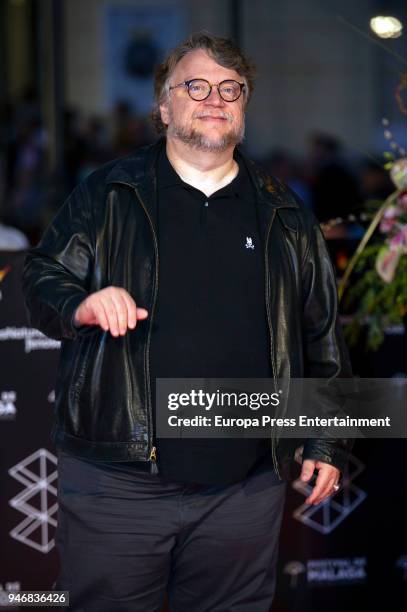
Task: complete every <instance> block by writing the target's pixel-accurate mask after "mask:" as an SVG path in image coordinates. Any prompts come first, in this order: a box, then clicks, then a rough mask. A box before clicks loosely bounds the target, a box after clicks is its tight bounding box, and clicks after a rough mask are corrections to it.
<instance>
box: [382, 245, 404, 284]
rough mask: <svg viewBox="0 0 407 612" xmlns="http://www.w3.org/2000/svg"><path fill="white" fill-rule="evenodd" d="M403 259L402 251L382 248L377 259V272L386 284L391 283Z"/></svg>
mask: <svg viewBox="0 0 407 612" xmlns="http://www.w3.org/2000/svg"><path fill="white" fill-rule="evenodd" d="M400 257H401V250H400V249H394V250H391V249H390V248H388V247H382V248H381V249H380V251H379V253H378V255H377V259H376V272H377V273H378V275H379V276H380V278H381V279H382V280H383V281H384V282H385V283H391V281H392V280H393V278H394V274H395V272H396V268H397V264H398V263H399V259H400Z"/></svg>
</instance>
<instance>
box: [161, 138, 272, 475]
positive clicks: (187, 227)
mask: <svg viewBox="0 0 407 612" xmlns="http://www.w3.org/2000/svg"><path fill="white" fill-rule="evenodd" d="M157 185H158V251H159V282H158V295H157V302H156V310H155V315H154V323H153V328H152V336H151V346H150V371H151V387H152V397H153V410H155V381H156V378H222V377H223V378H269V377H272V370H271V365H270V346H269V332H268V327H267V319H266V309H265V293H264V292H265V281H264V261H263V258H264V255H263V253H264V250H263V247H262V245H261V243H260V235H259V229H258V221H257V215H256V207H255V202H254V191H253V187H252V184H251V180H250V177H249V176H248V174H247V170H246V169H245V167H244V165H243V164H241V165H240V167H239V172H238V174H237V176H236V177H235V179H234V180H232V181H231V182H230V183H229V184H228V185H226V186H225V187H223V188H222V189H219V190H218V191H216V192H215V193H213V194H212V195H211V196H210V197H207V196H206V195H205V194H204V193H203V192H202V191H200V190H199V189H196V188H195V187H192V186H191V185H189V184H187V183H185V182H184V181H183V180H182V179H181V178H180V176H179V175H178V174H177V173H176V172H175V170H174V169H173V167H172V166H171V164H170V162H169V160H168V158H167V154H166V151H165V148H163V149H162V151H161V153H160V155H159V158H158V161H157ZM156 446H157V461H158V467H159V471H160V473H161V475H162V477H163V478H166V479H168V480H176V481H181V482H196V483H202V484H214V485H217V484H219V485H226V484H231V483H233V482H238V481H239V480H241V479H243V478H244V477H245V476H246V475H247V473H248V472H249V471H250V470H251V469H253V467H256V466H258V465H259V463H263V462H264V461H263V460H264V458H266V460H265V464H267V465H268V463H269V462H270V459H271V451H270V440H269V439H260V440H256V439H233V438H228V439H222V440H220V439H202V438H200V439H196V438H189V439H187V438H183V439H169V438H159V439H156Z"/></svg>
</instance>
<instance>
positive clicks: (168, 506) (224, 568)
mask: <svg viewBox="0 0 407 612" xmlns="http://www.w3.org/2000/svg"><path fill="white" fill-rule="evenodd" d="M285 490H286V484H285V483H283V482H281V481H279V480H278V479H277V477H276V476H275V474H274V472H272V471H270V468H268V469H267V470H264V471H259V470H257V471H255V472H253V473H252V474H251V475H250V476H247V477H246V478H245V479H244V480H243V481H241V482H239V483H237V484H233V485H229V486H225V487H214V486H204V485H186V484H180V483H176V482H165V481H163V480H162V479H161V477H160V476H159V475H156V474H149V473H148V472H143V471H141V470H138V469H135V468H134V466H132V467H130V466H129V465H128V464H126V466H124V465H121V464H120V463H117V464H114V463H109V464H108V465H106V464H103V463H96V462H91V461H87V460H83V459H79V458H77V457H73V456H70V455H66V454H65V453H60V454H59V461H58V503H59V508H58V527H57V531H56V543H57V549H58V553H59V558H60V573H59V576H58V579H57V581H56V584H55V587H54V588H55V589H56V590H67V591H69V593H70V607H69V609H70V610H74V611H75V612H155V611H160V610H161V609H162V606H163V602H164V597H165V592H166V591H167V593H168V601H169V604H170V608H171V611H172V612H269V610H270V606H271V603H272V600H273V596H274V590H275V581H276V560H277V551H278V538H279V532H280V525H281V519H282V513H283V506H284V499H285Z"/></svg>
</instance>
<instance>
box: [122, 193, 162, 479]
mask: <svg viewBox="0 0 407 612" xmlns="http://www.w3.org/2000/svg"><path fill="white" fill-rule="evenodd" d="M113 182H114V183H115V184H116V185H117V184H119V185H126V187H130V189H132V190H133V191H134V193H135V194H136V196H137V199H138V200H139V202H140V204H141V206H142V207H143V210H144V212H145V213H146V216H147V219H148V220H149V223H150V226H151V231H152V234H153V240H154V249H155V255H156V262H157V264H156V266H155V279H154V293H153V303H152V307H151V316H150V325H149V328H148V336H147V343H146V348H145V352H144V363H145V372H146V391H147V396H148V405H149V407H150V410H147V414H148V444H149V448H150V452H149V455H148V460H149V461H151V469H150V473H151V474H157V473H158V467H157V447H156V446H154V445H153V406H152V401H151V384H150V359H149V355H150V341H151V330H152V327H153V317H154V310H155V304H156V301H157V293H158V266H159V261H158V241H157V236H156V233H155V230H154V225H153V221H152V219H151V216H150V214H149V212H148V210H147V208H146V207H145V205H144V202H143V200H142V199H141V197H140V194H139V192H138V191H137V188H136V187H135V186H134V185H132V184H131V183H126V182H125V181H113Z"/></svg>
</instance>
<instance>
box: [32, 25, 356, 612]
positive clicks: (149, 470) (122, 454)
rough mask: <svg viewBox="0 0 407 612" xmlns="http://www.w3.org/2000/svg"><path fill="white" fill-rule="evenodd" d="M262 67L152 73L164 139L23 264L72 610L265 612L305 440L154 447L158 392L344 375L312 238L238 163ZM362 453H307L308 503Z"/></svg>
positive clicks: (321, 447)
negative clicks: (211, 381) (163, 384)
mask: <svg viewBox="0 0 407 612" xmlns="http://www.w3.org/2000/svg"><path fill="white" fill-rule="evenodd" d="M253 75H254V72H253V66H252V64H251V63H250V61H248V60H247V58H245V57H244V55H243V54H242V53H241V52H240V50H239V49H238V48H237V47H236V46H235V45H234V44H233V43H232V42H231V41H230V40H227V39H223V38H218V37H212V36H210V35H208V34H205V33H198V34H195V35H192V36H191V37H190V38H189V39H188V40H187V41H186V42H184V43H182V44H181V45H179V46H178V47H177V48H176V49H174V50H173V51H172V52H171V54H170V55H169V56H168V58H167V59H166V60H165V62H164V63H163V64H162V65H161V66H160V67H159V68H158V70H157V73H156V80H155V98H156V105H155V111H154V117H155V120H156V124H157V126H158V128H159V130H160V131H161V132H162V133H163V136H162V137H161V138H160V139H159V140H158V141H157V142H156V143H155V144H153V145H151V146H147V147H144V148H142V149H139V150H136V151H135V152H134V154H132V155H130V156H128V157H125V158H122V159H119V160H116V161H114V162H111V163H109V164H107V165H105V166H103V167H102V168H100V169H99V170H96V171H95V172H94V173H93V174H91V175H90V176H89V177H88V178H87V179H86V180H85V181H83V182H82V183H81V184H80V185H79V186H78V187H77V188H76V189H75V190H74V192H73V193H72V194H71V195H70V197H69V198H68V200H67V201H66V202H65V204H64V205H63V206H62V208H61V210H60V211H59V213H58V214H57V216H56V217H55V219H54V220H53V221H52V222H51V224H50V226H49V228H48V229H47V230H46V232H45V233H44V235H43V237H42V239H41V241H40V243H39V245H38V246H37V247H35V248H33V249H32V250H31V251H30V252H29V254H28V256H27V260H26V263H25V268H24V275H23V284H24V291H25V296H26V303H27V307H28V309H29V312H30V315H31V320H32V324H33V325H34V326H36V327H38V328H39V329H40V330H42V331H43V332H44V333H45V334H46V335H48V336H50V337H52V338H56V339H60V340H61V341H62V345H61V356H60V363H59V369H58V380H57V385H56V420H55V425H54V428H53V431H52V439H53V441H54V443H55V445H56V447H57V449H58V472H59V482H58V502H59V514H58V528H57V545H58V551H59V557H60V572H59V576H58V580H57V582H56V588H57V589H58V590H68V591H69V592H70V600H71V608H70V609H72V610H75V611H76V612H79V611H86V612H104V611H106V612H112V611H114V612H120V611H123V612H124V611H128V612H130V611H131V612H136V611H143V612H145V611H146V610H149V611H153V610H160V609H161V607H162V604H163V600H164V596H165V592H166V591H167V592H168V598H169V603H170V607H171V610H173V611H174V612H181V611H182V612H186V611H188V612H192V611H193V612H204V611H205V612H209V611H210V612H221V611H222V612H223V611H225V610H230V611H233V610H236V611H238V610H239V612H243V611H244V610H246V611H247V612H266V611H268V610H269V609H270V606H271V603H272V600H273V597H274V592H275V582H276V560H277V551H278V540H279V532H280V525H281V519H282V514H283V506H284V498H285V491H286V483H287V481H288V480H290V479H292V473H293V472H292V471H290V466H292V465H295V461H294V454H295V451H296V447H298V446H299V445H298V444H296V442H297V443H298V440H297V441H295V440H287V439H285V440H284V439H277V437H276V436H274V435H273V436H271V439H266V438H264V439H260V440H259V439H254V438H253V439H248V438H247V439H225V440H220V441H219V440H218V439H216V440H215V439H198V440H197V439H192V438H191V439H170V438H164V437H163V438H158V437H157V435H156V423H155V416H156V414H155V409H156V402H155V397H156V390H155V382H156V380H157V379H159V378H206V377H211V378H223V377H228V378H230V377H233V378H241V377H242V378H265V379H270V380H272V379H277V378H283V377H286V376H292V377H303V376H307V377H318V378H329V379H331V378H335V377H340V376H347V375H349V372H350V366H349V360H348V355H347V352H346V349H345V346H344V343H343V339H342V335H341V331H340V329H339V326H338V321H337V298H336V287H335V276H334V272H333V269H332V265H331V263H330V260H329V257H328V255H327V250H326V246H325V242H324V239H323V237H322V234H321V231H320V228H319V225H318V223H317V221H316V220H315V218H314V217H313V216H312V215H311V214H310V213H309V212H308V211H307V210H306V209H305V208H304V207H303V205H302V204H301V202H300V201H299V200H298V198H297V197H296V196H295V195H294V194H293V193H292V192H291V191H290V190H289V189H288V188H287V187H286V186H284V185H283V184H282V183H280V182H279V181H278V180H276V179H274V178H272V177H268V176H265V175H263V174H262V172H261V171H260V170H259V168H257V166H256V165H255V164H253V162H251V161H250V160H249V159H248V158H247V157H246V156H245V155H244V154H243V152H242V151H241V150H240V148H239V147H238V146H237V145H239V143H240V142H241V141H242V139H243V136H244V118H245V111H246V106H247V104H248V102H249V99H250V96H251V94H252V92H253V85H254V79H253ZM349 448H350V446H349V442H348V441H347V440H338V439H329V440H327V439H324V440H321V439H308V440H306V441H305V443H304V444H303V452H302V467H301V478H302V479H303V481H304V482H308V481H309V480H310V479H311V478H312V476H313V475H314V472H315V475H317V478H316V482H315V485H314V486H313V488H312V489H311V492H310V495H309V496H308V498H307V500H306V501H307V503H309V504H318V503H321V502H322V501H323V500H325V499H326V498H327V497H328V496H329V495H332V494H333V493H334V492H335V490H336V489H337V488H338V481H339V478H340V475H341V472H343V470H344V466H345V462H346V458H347V453H348V452H349Z"/></svg>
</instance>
